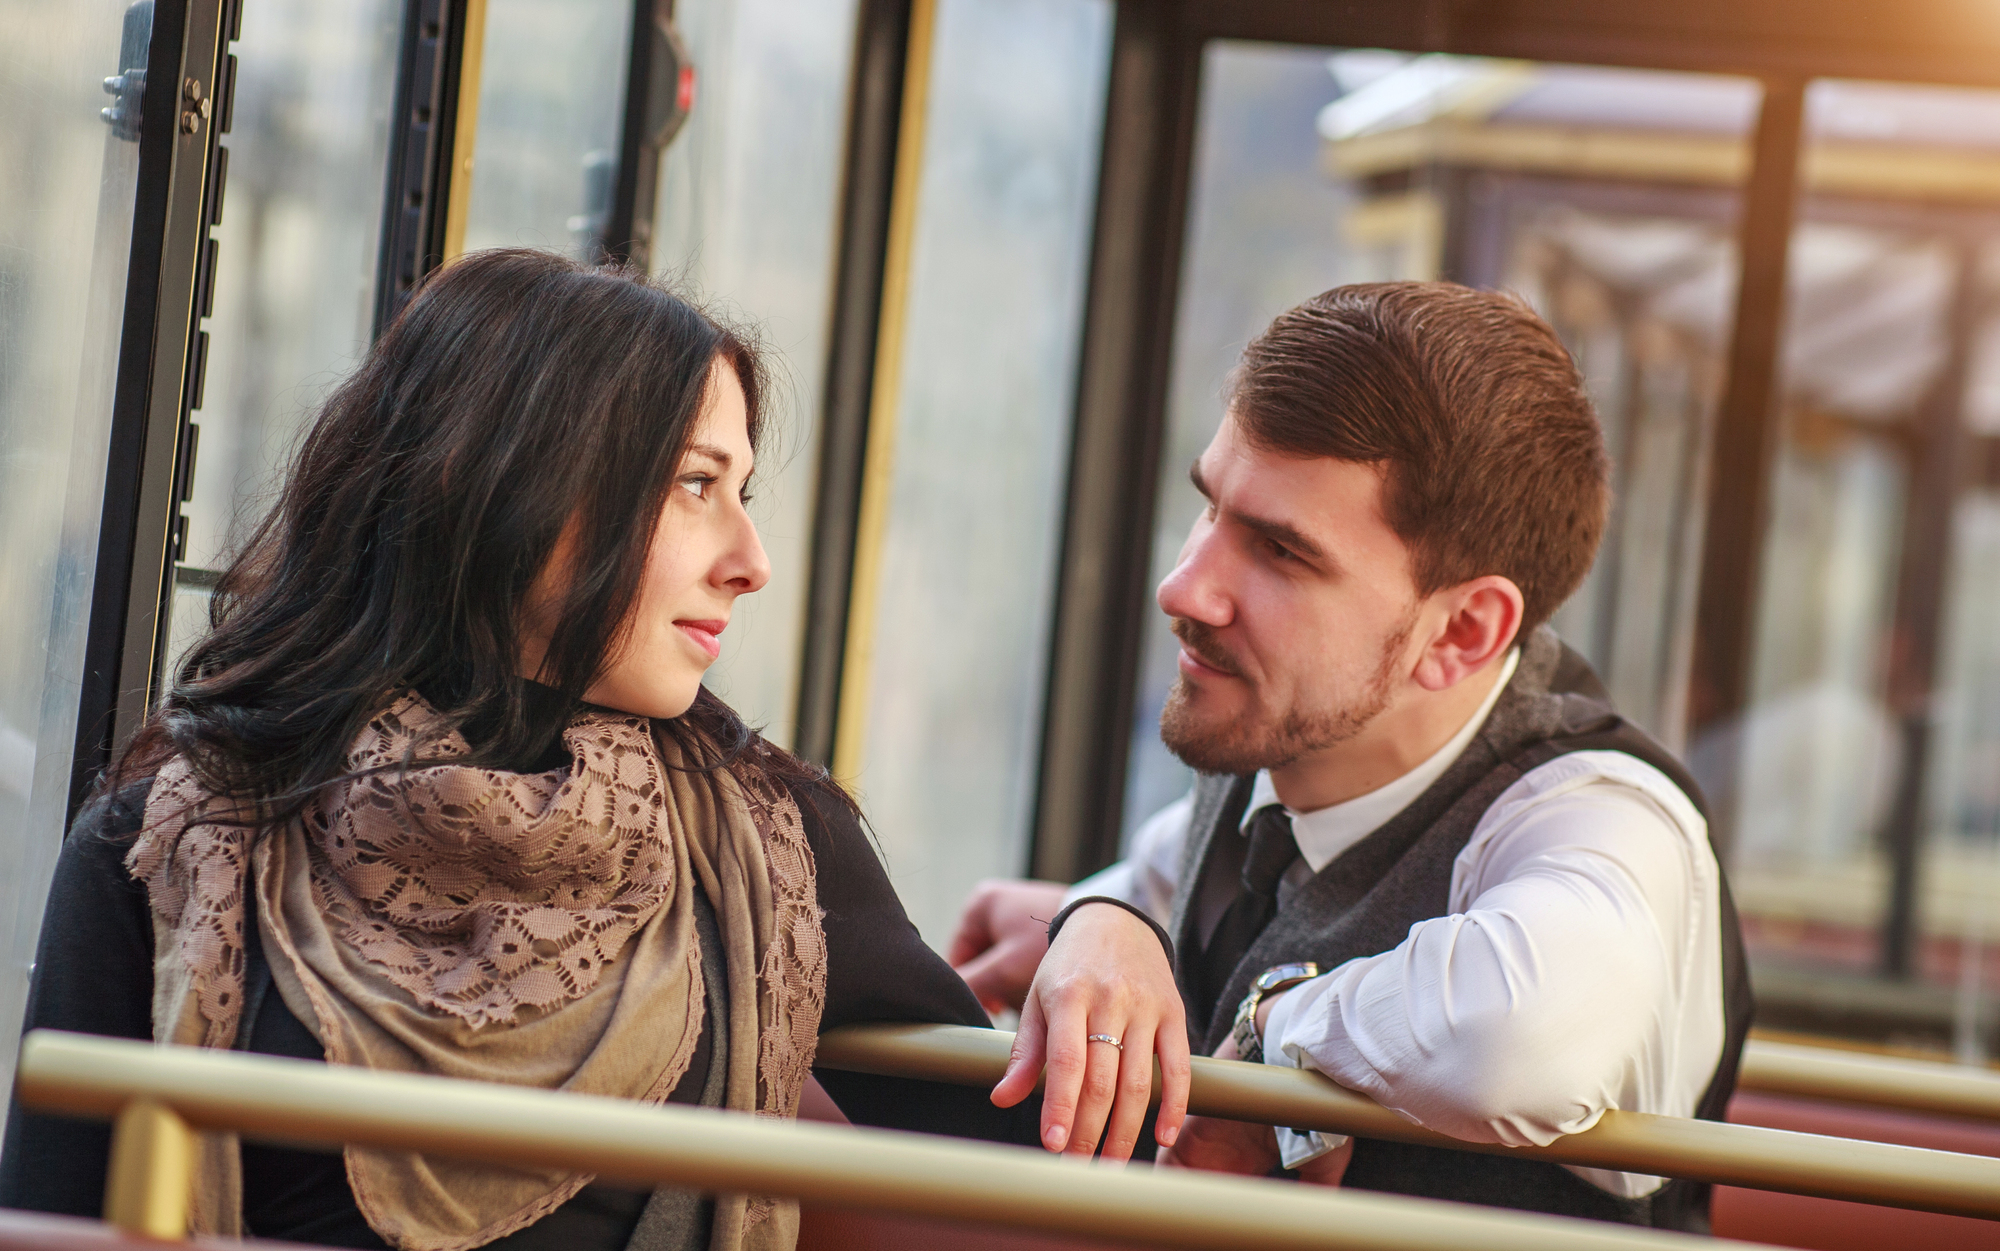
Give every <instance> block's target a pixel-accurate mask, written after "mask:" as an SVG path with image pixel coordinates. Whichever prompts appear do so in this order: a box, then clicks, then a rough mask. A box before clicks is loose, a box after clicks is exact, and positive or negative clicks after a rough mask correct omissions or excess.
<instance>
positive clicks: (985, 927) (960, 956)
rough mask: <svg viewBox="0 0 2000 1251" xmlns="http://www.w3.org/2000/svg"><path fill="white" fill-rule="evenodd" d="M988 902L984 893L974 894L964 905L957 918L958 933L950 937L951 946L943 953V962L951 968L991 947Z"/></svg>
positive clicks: (991, 935)
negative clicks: (961, 913) (961, 912)
mask: <svg viewBox="0 0 2000 1251" xmlns="http://www.w3.org/2000/svg"><path fill="white" fill-rule="evenodd" d="M988 903H989V900H988V899H987V897H986V894H985V892H984V891H981V892H979V893H978V894H975V895H974V896H973V897H972V901H971V902H970V903H968V904H966V905H965V912H964V914H963V915H961V916H960V917H959V918H958V932H957V933H956V934H953V935H952V936H951V946H950V947H949V948H948V949H947V950H946V951H945V956H944V962H945V963H946V964H949V965H950V966H951V967H953V968H957V967H958V966H959V965H961V964H964V963H965V962H966V961H967V960H970V959H972V958H973V957H974V956H976V955H979V954H980V953H981V952H983V951H986V950H987V949H988V948H990V947H992V946H993V928H992V926H991V925H990V924H989V918H988V916H987V913H988V912H990V911H991V909H990V908H989V907H988Z"/></svg>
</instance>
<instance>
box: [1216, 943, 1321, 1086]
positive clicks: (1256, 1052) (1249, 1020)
mask: <svg viewBox="0 0 2000 1251" xmlns="http://www.w3.org/2000/svg"><path fill="white" fill-rule="evenodd" d="M1318 976H1319V966H1318V965H1317V964H1314V963H1312V962H1311V961H1306V962H1305V963H1303V964H1280V965H1278V966H1276V967H1275V968H1269V969H1265V970H1264V971H1263V972H1262V973H1259V974H1258V975H1257V980H1256V981H1254V982H1252V983H1250V993H1249V994H1247V995H1245V996H1243V1002H1242V1004H1240V1005H1239V1006H1238V1007H1237V1009H1236V1027H1235V1028H1234V1029H1232V1030H1230V1031H1229V1036H1230V1038H1232V1039H1234V1040H1235V1042H1236V1058H1237V1059H1239V1060H1249V1061H1251V1062H1252V1063H1259V1064H1261V1063H1262V1062H1263V1060H1264V1039H1263V1038H1262V1036H1260V1035H1259V1034H1258V1033H1257V1005H1258V1004H1261V1003H1263V1002H1264V996H1266V995H1275V994H1276V993H1278V992H1279V991H1281V990H1289V989H1291V988H1292V987H1294V986H1297V985H1298V984H1299V983H1300V982H1310V981H1311V980H1312V979H1314V978H1316V977H1318Z"/></svg>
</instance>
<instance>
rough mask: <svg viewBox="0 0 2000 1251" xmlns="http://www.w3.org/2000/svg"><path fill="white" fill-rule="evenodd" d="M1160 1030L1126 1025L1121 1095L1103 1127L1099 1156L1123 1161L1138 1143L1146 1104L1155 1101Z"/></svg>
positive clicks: (1119, 1081)
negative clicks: (1155, 1045)
mask: <svg viewBox="0 0 2000 1251" xmlns="http://www.w3.org/2000/svg"><path fill="white" fill-rule="evenodd" d="M1158 1032H1159V1031H1157V1030H1142V1029H1133V1028H1131V1027H1130V1026H1127V1037H1126V1038H1125V1050H1124V1051H1123V1052H1121V1053H1120V1054H1119V1061H1118V1094H1117V1097H1116V1099H1115V1101H1114V1102H1113V1103H1112V1105H1111V1119H1110V1120H1109V1121H1107V1122H1106V1123H1105V1126H1104V1149H1103V1150H1102V1151H1101V1152H1099V1153H1098V1158H1099V1159H1104V1160H1118V1161H1124V1160H1127V1159H1130V1158H1131V1155H1132V1148H1133V1147H1134V1146H1136V1145H1138V1142H1139V1130H1140V1129H1141V1128H1142V1127H1143V1126H1144V1125H1145V1123H1146V1105H1147V1104H1149V1103H1151V1102H1152V1101H1153V1036H1154V1034H1156V1033H1158Z"/></svg>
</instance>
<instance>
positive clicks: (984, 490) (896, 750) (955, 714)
mask: <svg viewBox="0 0 2000 1251" xmlns="http://www.w3.org/2000/svg"><path fill="white" fill-rule="evenodd" d="M937 13H938V17H937V27H936V39H935V45H934V60H933V63H932V67H931V88H930V99H929V107H928V117H927V134H926V139H925V143H924V153H923V177H922V182H921V188H920V192H919V197H918V208H917V218H916V238H915V243H914V258H913V262H912V273H911V278H910V285H909V293H908V295H909V305H908V321H907V332H906V334H907V337H906V340H905V342H904V350H903V364H902V369H901V375H900V380H899V381H900V392H901V404H900V411H899V412H898V413H897V414H896V417H895V435H894V437H895V443H894V459H893V465H892V467H891V469H890V471H889V473H888V475H887V479H886V481H884V480H876V481H873V482H871V483H870V485H869V488H868V489H870V490H881V489H883V488H886V489H887V490H888V493H889V494H888V500H889V507H888V515H887V519H886V525H885V527H884V533H883V534H882V535H881V539H880V542H881V546H880V549H879V554H880V561H881V563H880V578H879V581H878V584H877V587H876V590H875V593H874V594H873V595H872V596H867V597H866V600H865V602H857V603H856V605H855V606H854V609H853V613H852V615H851V616H850V624H849V630H850V632H852V631H855V630H862V631H867V632H869V633H868V635H867V637H866V638H865V639H864V640H863V641H862V650H863V651H864V654H865V653H872V657H873V660H872V665H870V666H869V668H870V669H872V672H870V673H867V674H866V675H865V678H866V680H865V683H863V682H861V681H860V679H861V678H862V677H863V676H864V675H862V674H858V673H857V672H856V670H855V668H854V667H853V666H852V664H850V667H849V669H848V671H847V679H846V680H847V682H848V683H849V684H850V685H849V689H850V690H851V689H854V688H855V687H857V686H858V688H859V698H862V699H864V700H865V701H866V702H865V704H863V705H862V711H863V713H864V716H863V717H861V718H850V717H849V716H848V714H847V712H846V710H845V709H843V715H842V720H843V723H844V724H843V725H842V728H841V738H840V740H839V742H838V743H837V745H836V752H835V755H836V767H837V768H838V767H843V766H844V767H845V768H846V769H848V770H853V769H854V767H855V766H856V765H857V764H858V766H859V769H858V773H854V774H853V775H852V776H853V779H854V781H856V782H857V783H858V786H859V790H860V792H861V795H862V799H863V801H864V804H865V806H866V808H867V810H868V812H869V814H870V816H871V818H872V819H873V823H874V826H875V829H876V831H877V832H878V834H879V835H880V838H881V842H882V847H883V850H884V851H885V853H886V855H887V860H888V866H889V871H890V873H891V875H892V877H893V878H894V880H895V883H896V887H897V891H898V893H899V894H900V895H901V896H902V898H903V901H904V903H905V905H906V906H907V907H908V909H909V911H910V915H911V917H912V919H913V920H915V922H916V923H917V926H918V928H919V929H920V930H921V931H922V932H923V934H924V937H925V938H926V939H927V940H929V941H930V942H931V943H932V944H933V945H937V946H942V945H943V944H944V943H946V942H948V941H949V940H950V938H951V931H952V926H953V924H954V923H955V921H956V919H957V915H958V909H959V907H960V906H961V904H962V903H963V902H964V900H965V897H966V895H967V894H968V892H969V891H970V890H971V888H972V887H973V885H974V884H975V883H976V882H978V881H979V879H981V878H983V877H989V876H1012V875H1016V874H1018V873H1020V871H1021V869H1022V868H1023V866H1024V865H1025V864H1026V863H1027V839H1028V827H1029V823H1030V821H1031V819H1032V816H1033V807H1034V787H1035V774H1036V764H1037V740H1038V737H1039V734H1040V729H1041V720H1042V715H1041V714H1042V700H1043V686H1044V677H1043V675H1044V673H1045V671H1046V657H1047V652H1048V631H1049V622H1050V619H1051V615H1052V604H1053V595H1054V587H1055V577H1056V564H1057V549H1058V545H1059V543H1060V539H1061V517H1062V509H1063V505H1064V497H1065V492H1066V481H1067V478H1066V467H1067V463H1068V458H1069V443H1070V422H1071V414H1072V412H1073V409H1074V406H1075V400H1076V394H1075V392H1076V370H1077V344H1078V341H1079V338H1080V332H1081V323H1082V310H1083V297H1084V290H1085V284H1086V281H1087V270H1088V263H1089V255H1090V230H1091V220H1092V213H1093V210H1094V207H1095V201H1096V183H1097V163H1098V155H1099V147H1100V142H1101V130H1102V118H1103V112H1104V92H1105V87H1106V82H1107V75H1108V70H1109V57H1110V38H1111V16H1112V14H1111V5H1110V4H1109V3H1106V2H1104V0H943V2H942V3H941V4H939V5H938V9H937ZM878 417H879V412H878ZM865 541H866V536H864V542H865ZM854 653H855V649H852V648H851V649H850V657H852V656H853V655H854ZM854 697H855V696H847V697H846V698H854Z"/></svg>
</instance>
